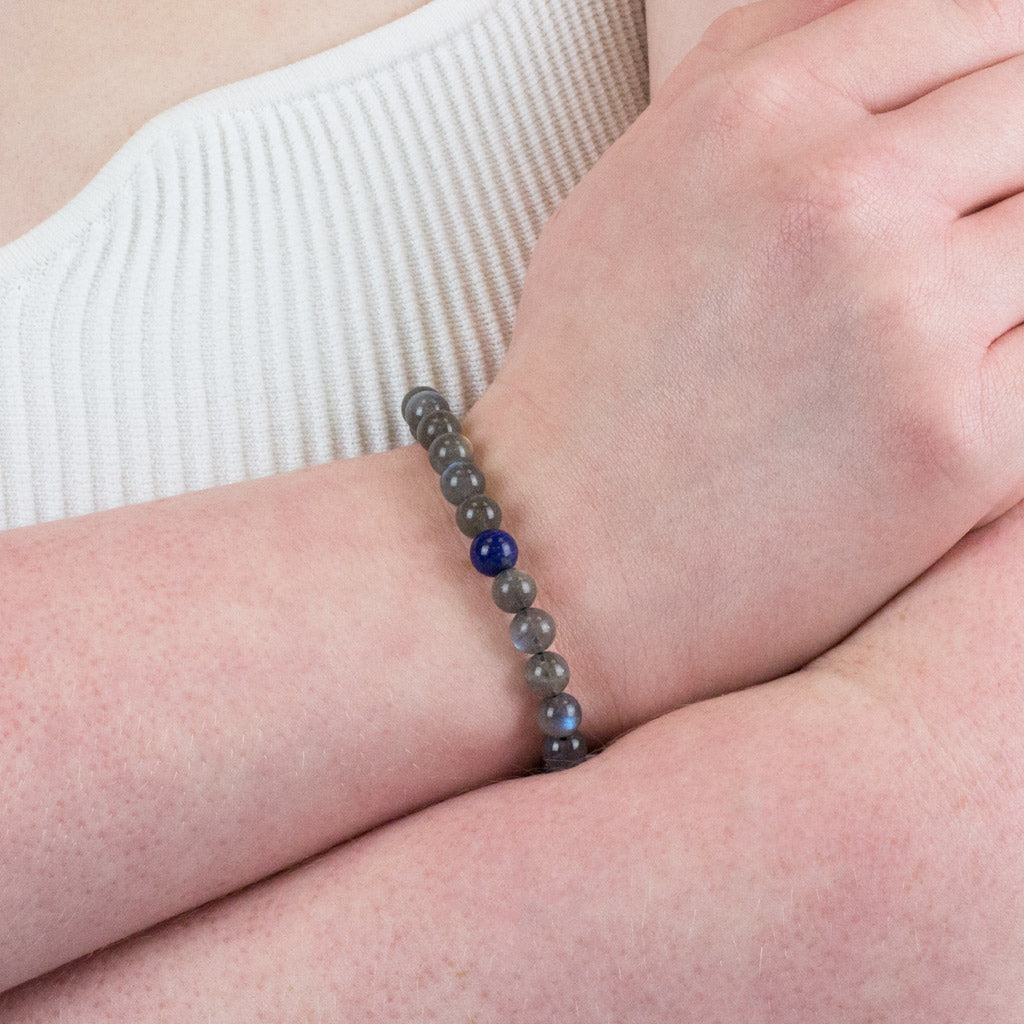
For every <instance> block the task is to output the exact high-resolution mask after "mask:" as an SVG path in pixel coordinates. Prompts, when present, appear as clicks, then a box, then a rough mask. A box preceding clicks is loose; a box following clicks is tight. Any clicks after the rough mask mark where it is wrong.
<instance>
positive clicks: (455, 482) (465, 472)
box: [413, 399, 484, 505]
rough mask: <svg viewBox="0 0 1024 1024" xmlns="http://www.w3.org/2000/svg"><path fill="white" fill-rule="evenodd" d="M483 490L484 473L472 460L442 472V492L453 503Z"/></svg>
mask: <svg viewBox="0 0 1024 1024" xmlns="http://www.w3.org/2000/svg"><path fill="white" fill-rule="evenodd" d="M413 401H415V399H413ZM483 490H484V474H483V473H482V472H481V470H480V468H479V466H474V465H473V463H472V462H453V463H452V464H451V465H450V466H449V467H448V468H447V469H446V470H445V471H444V472H443V473H442V474H441V493H442V494H443V495H444V497H445V500H446V501H450V502H451V503H452V504H453V505H461V504H462V502H464V501H465V500H466V499H467V498H468V497H469V496H470V495H471V494H483Z"/></svg>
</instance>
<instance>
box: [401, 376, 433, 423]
mask: <svg viewBox="0 0 1024 1024" xmlns="http://www.w3.org/2000/svg"><path fill="white" fill-rule="evenodd" d="M421 391H433V392H434V394H435V395H436V394H438V391H437V388H432V387H430V386H429V385H427V384H418V385H417V386H416V387H414V388H410V390H408V391H406V393H405V397H404V398H403V399H402V419H403V420H404V419H405V410H406V407H407V406H408V405H409V401H410V400H411V399H412V397H413V395H418V394H419V393H420V392H421Z"/></svg>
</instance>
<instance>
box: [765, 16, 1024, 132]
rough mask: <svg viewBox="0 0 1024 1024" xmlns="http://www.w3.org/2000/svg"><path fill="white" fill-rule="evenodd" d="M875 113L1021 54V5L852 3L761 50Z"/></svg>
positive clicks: (1023, 28) (1023, 19) (1023, 45)
mask: <svg viewBox="0 0 1024 1024" xmlns="http://www.w3.org/2000/svg"><path fill="white" fill-rule="evenodd" d="M766 45H767V46H768V47H772V48H774V50H775V52H776V53H777V55H778V56H779V57H780V58H782V62H783V64H784V65H785V66H789V65H792V66H794V67H797V68H801V69H803V70H804V71H805V72H806V73H807V74H808V76H809V77H810V78H811V79H812V80H813V82H814V83H815V84H816V85H817V86H818V87H819V88H820V87H830V88H832V89H834V90H835V91H836V92H838V93H840V94H842V95H843V96H845V97H847V98H849V99H852V100H853V101H854V102H856V103H858V104H860V105H861V106H863V107H864V109H865V110H868V111H870V112H872V113H880V112H881V111H885V110H893V109H895V108H897V107H901V106H903V105H904V104H907V103H911V102H912V101H913V100H915V99H917V98H918V97H920V96H923V95H925V94H926V93H929V92H931V91H932V90H933V89H937V88H938V87H939V86H941V85H943V84H945V83H946V82H949V81H951V80H952V79H954V78H959V77H961V76H962V75H966V74H970V73H971V72H972V71H976V70H978V69H979V68H983V67H986V66H988V65H990V64H995V63H996V62H998V61H1001V60H1005V59H1007V58H1008V57H1013V56H1016V55H1017V54H1018V53H1020V52H1021V51H1022V49H1024V3H1022V2H1021V0H899V3H893V0H854V2H853V3H850V4H847V5H845V6H843V7H840V8H838V9H837V10H834V11H831V12H829V13H828V14H826V15H824V16H823V17H821V18H818V19H817V20H816V21H812V22H810V23H809V24H806V25H804V26H803V27H802V28H800V29H797V30H796V31H794V32H790V33H789V34H788V35H786V36H783V37H781V38H780V39H777V40H774V41H773V42H772V43H769V44H766Z"/></svg>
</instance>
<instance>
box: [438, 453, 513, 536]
mask: <svg viewBox="0 0 1024 1024" xmlns="http://www.w3.org/2000/svg"><path fill="white" fill-rule="evenodd" d="M440 441H441V438H438V439H437V440H436V441H435V442H434V444H432V445H431V446H430V450H431V452H433V450H434V446H435V445H437V444H439V443H440ZM430 458H431V461H433V458H434V456H433V455H431V456H430ZM434 468H435V469H437V467H436V466H435V467H434ZM455 522H456V523H458V526H459V529H460V530H461V531H462V532H463V533H464V534H465V535H466V536H467V537H475V536H476V535H477V534H478V533H483V531H484V530H496V529H497V528H498V527H499V526H501V506H500V505H499V504H498V503H497V502H496V501H495V500H494V499H493V498H488V497H487V495H486V494H471V495H470V496H469V497H468V498H467V499H466V500H465V501H464V502H462V504H461V505H459V508H458V511H456V513H455Z"/></svg>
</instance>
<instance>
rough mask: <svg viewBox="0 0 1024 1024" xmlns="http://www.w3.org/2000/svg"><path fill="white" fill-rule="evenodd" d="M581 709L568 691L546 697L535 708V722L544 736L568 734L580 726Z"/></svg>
mask: <svg viewBox="0 0 1024 1024" xmlns="http://www.w3.org/2000/svg"><path fill="white" fill-rule="evenodd" d="M582 717H583V711H582V709H581V708H580V702H579V701H578V700H577V699H576V698H575V697H573V696H572V694H569V693H556V694H554V695H553V696H551V697H546V698H545V699H544V700H543V701H541V705H540V707H539V708H537V724H538V725H539V726H540V731H541V732H542V733H544V735H545V736H569V735H571V734H572V733H574V732H575V731H576V730H577V729H578V728H579V727H580V719H581V718H582Z"/></svg>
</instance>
